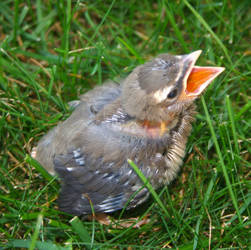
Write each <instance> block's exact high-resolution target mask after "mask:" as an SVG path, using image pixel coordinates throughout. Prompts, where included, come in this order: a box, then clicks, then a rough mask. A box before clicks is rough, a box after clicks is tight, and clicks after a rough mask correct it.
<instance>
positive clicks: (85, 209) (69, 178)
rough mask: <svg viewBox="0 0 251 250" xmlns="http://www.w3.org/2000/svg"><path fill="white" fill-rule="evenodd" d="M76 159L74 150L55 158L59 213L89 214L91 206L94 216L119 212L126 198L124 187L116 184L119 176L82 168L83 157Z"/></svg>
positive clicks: (83, 165) (83, 164)
mask: <svg viewBox="0 0 251 250" xmlns="http://www.w3.org/2000/svg"><path fill="white" fill-rule="evenodd" d="M74 152H75V153H74ZM74 155H75V156H74ZM76 155H77V153H76V150H75V151H73V152H72V153H69V154H65V155H57V156H55V158H54V166H55V171H56V172H57V173H58V175H59V177H60V179H61V181H62V189H61V192H60V195H59V199H58V203H59V207H60V209H61V210H63V211H65V212H68V213H70V214H74V215H81V214H91V213H92V206H93V209H94V211H95V212H113V211H116V210H119V209H122V208H123V206H124V205H125V203H126V201H127V199H128V197H126V195H125V193H124V188H125V187H124V186H123V184H122V185H121V184H119V180H120V176H119V174H115V173H112V172H111V173H109V174H108V173H100V172H99V171H95V170H92V169H91V168H88V167H87V166H86V165H85V159H84V156H83V155H82V154H81V155H77V157H76Z"/></svg>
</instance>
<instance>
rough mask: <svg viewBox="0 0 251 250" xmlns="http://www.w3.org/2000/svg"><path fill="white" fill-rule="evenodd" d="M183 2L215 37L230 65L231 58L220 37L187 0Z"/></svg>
mask: <svg viewBox="0 0 251 250" xmlns="http://www.w3.org/2000/svg"><path fill="white" fill-rule="evenodd" d="M184 3H185V4H186V6H187V7H188V8H189V9H190V10H191V12H192V13H193V14H194V15H195V17H196V18H197V19H198V20H199V22H200V23H201V24H202V25H203V26H204V27H205V28H206V30H207V31H208V32H209V33H210V34H211V35H212V37H213V38H214V39H215V41H216V42H217V43H218V45H219V46H220V47H221V49H222V50H223V52H224V53H225V56H226V58H227V60H228V61H229V63H230V64H231V65H232V60H231V58H230V56H229V54H228V51H227V48H226V47H225V45H224V44H223V43H222V41H221V40H220V38H219V37H218V36H217V35H216V34H215V33H214V32H213V30H212V29H211V28H210V26H209V25H208V24H207V22H206V21H205V20H204V18H203V17H202V16H201V15H200V14H199V13H198V12H197V11H196V10H195V9H194V8H193V6H192V5H191V4H190V3H189V2H188V1H187V0H184Z"/></svg>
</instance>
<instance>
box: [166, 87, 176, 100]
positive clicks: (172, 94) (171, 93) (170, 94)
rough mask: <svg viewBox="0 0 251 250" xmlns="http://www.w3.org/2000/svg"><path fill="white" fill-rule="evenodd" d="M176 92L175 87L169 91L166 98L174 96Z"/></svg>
mask: <svg viewBox="0 0 251 250" xmlns="http://www.w3.org/2000/svg"><path fill="white" fill-rule="evenodd" d="M177 94H178V90H177V89H173V90H172V91H170V93H169V94H168V95H167V98H170V99H172V98H174V97H176V96H177Z"/></svg>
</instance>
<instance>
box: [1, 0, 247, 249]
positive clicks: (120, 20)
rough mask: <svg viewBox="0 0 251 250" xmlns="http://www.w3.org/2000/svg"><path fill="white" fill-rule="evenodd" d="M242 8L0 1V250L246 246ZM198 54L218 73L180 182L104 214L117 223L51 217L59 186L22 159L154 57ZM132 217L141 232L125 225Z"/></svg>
mask: <svg viewBox="0 0 251 250" xmlns="http://www.w3.org/2000/svg"><path fill="white" fill-rule="evenodd" d="M248 10H249V11H250V1H249V0H243V1H234V0H233V1H223V0H219V1H212V0H207V1H196V0H191V1H188V0H180V1H165V0H162V1H161V0H159V1H146V0H142V1H124V0H113V1H110V0H109V1H101V0H97V1H81V0H80V1H71V0H65V1H51V0H45V1H41V0H36V1H25V0H15V1H14V0H2V1H1V2H0V110H1V113H0V136H1V138H0V141H1V158H0V165H1V168H0V212H1V215H2V216H1V218H0V247H1V246H2V247H9V248H12V249H14V248H18V247H22V248H29V249H35V248H37V249H44V248H48V249H72V248H74V249H81V248H84V247H85V248H92V249H98V248H99V249H113V248H116V249H156V248H175V249H177V248H178V249H216V248H228V249H244V248H248V246H250V244H251V242H250V228H249V227H250V206H249V205H250V202H251V196H250V168H248V167H250V147H248V146H249V145H250V117H251V115H250V107H251V102H250V80H251V76H250V68H251V66H250V65H251V64H250V62H251V59H250V58H251V57H250V55H251V50H250V35H251V34H250V14H249V13H250V12H249V11H248ZM198 49H202V50H203V54H202V55H201V56H200V59H199V60H198V65H208V66H223V67H225V68H226V70H225V71H224V73H223V74H222V75H221V76H220V77H218V78H217V79H216V80H215V81H214V83H213V84H212V85H211V86H210V87H209V88H208V90H207V91H206V93H204V95H203V97H202V98H201V99H200V100H198V101H197V106H198V114H197V116H196V122H194V124H193V131H192V134H191V136H190V137H189V141H188V145H187V154H186V157H185V160H184V165H183V167H182V169H181V171H180V173H179V175H178V177H177V179H176V180H175V181H174V182H172V183H171V185H169V186H168V187H164V188H163V189H161V190H158V192H157V194H158V196H156V194H155V195H153V196H152V198H151V199H150V200H149V201H148V202H147V203H145V204H143V205H142V206H140V207H139V208H137V209H135V210H133V211H130V212H125V211H123V212H118V213H116V214H113V215H112V217H111V220H115V219H116V221H115V222H114V223H115V224H120V225H117V226H116V225H115V224H114V223H113V222H111V223H110V224H108V225H101V224H100V223H98V222H95V221H86V220H83V219H82V218H77V217H75V218H72V216H70V215H68V214H64V213H62V212H60V211H58V209H57V203H56V199H57V195H58V192H59V186H60V185H59V182H58V180H57V179H55V178H52V177H51V176H50V175H48V174H47V173H46V172H45V171H43V169H42V168H41V167H40V166H39V165H38V164H37V163H36V162H35V161H33V160H32V159H31V157H30V153H31V150H32V147H34V146H35V145H36V143H37V141H38V140H39V138H41V136H42V135H43V134H44V133H46V132H47V131H48V130H49V129H50V128H52V127H53V126H55V125H56V124H57V123H58V122H59V121H62V120H64V119H66V118H67V117H68V116H69V115H70V112H71V110H70V108H69V107H68V105H67V103H68V102H69V101H72V100H75V99H76V98H77V96H78V95H79V94H82V93H85V92H86V91H88V90H89V89H91V88H92V87H94V86H95V85H96V84H102V83H103V82H104V81H105V80H107V79H115V78H117V77H124V76H126V75H127V74H128V73H129V72H130V71H131V70H132V69H133V68H134V67H135V66H137V65H139V64H141V63H143V62H145V61H146V60H148V59H149V58H152V57H154V56H156V55H158V54H160V53H167V52H168V53H173V54H185V53H189V52H191V51H195V50H198ZM131 216H138V217H139V220H140V219H145V220H146V223H143V225H141V226H140V227H138V226H133V225H132V226H129V227H128V224H126V221H125V220H126V218H128V217H131ZM120 217H121V218H122V219H123V223H124V224H122V223H120V221H118V220H119V219H120ZM135 223H136V222H135Z"/></svg>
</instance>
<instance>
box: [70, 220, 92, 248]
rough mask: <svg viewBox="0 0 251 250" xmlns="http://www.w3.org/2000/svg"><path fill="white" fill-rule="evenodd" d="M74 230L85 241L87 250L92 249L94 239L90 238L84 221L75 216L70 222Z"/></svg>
mask: <svg viewBox="0 0 251 250" xmlns="http://www.w3.org/2000/svg"><path fill="white" fill-rule="evenodd" d="M70 223H71V225H72V227H73V230H74V231H75V232H76V233H77V234H78V236H79V238H80V239H81V240H82V241H83V243H86V244H85V246H86V248H87V249H92V246H93V243H94V241H93V239H92V238H91V237H90V235H89V233H88V231H87V230H86V228H85V227H84V225H83V223H82V221H80V219H79V218H78V217H77V216H75V217H74V218H73V219H72V220H71V221H70Z"/></svg>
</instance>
